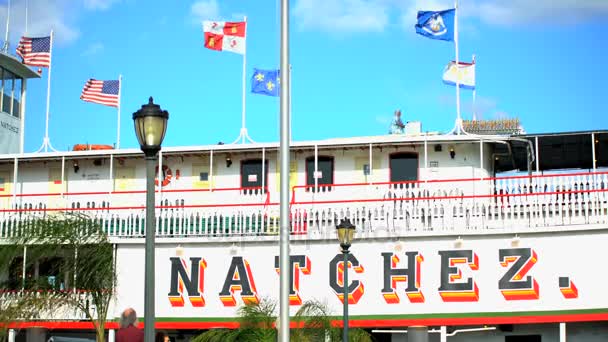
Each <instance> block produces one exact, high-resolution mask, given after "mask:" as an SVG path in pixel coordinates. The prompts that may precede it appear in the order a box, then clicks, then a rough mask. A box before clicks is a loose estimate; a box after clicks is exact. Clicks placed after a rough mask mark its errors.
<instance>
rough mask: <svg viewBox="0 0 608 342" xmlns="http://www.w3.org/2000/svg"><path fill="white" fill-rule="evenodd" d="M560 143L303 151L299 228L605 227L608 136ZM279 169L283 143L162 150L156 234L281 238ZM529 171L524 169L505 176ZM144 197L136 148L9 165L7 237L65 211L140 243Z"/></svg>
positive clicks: (370, 144)
mask: <svg viewBox="0 0 608 342" xmlns="http://www.w3.org/2000/svg"><path fill="white" fill-rule="evenodd" d="M583 135H584V137H583V138H581V136H583ZM556 137H557V136H556V135H552V136H534V137H523V138H522V137H508V136H474V135H421V136H394V135H393V136H381V137H368V138H349V139H332V140H324V141H316V142H296V143H293V144H292V149H291V159H292V161H291V164H290V170H289V173H290V177H289V178H290V189H291V197H290V198H291V200H290V212H291V220H292V232H293V234H294V235H296V236H297V237H296V238H301V239H325V238H329V237H332V236H333V234H334V227H335V225H336V223H337V222H338V221H339V219H341V218H342V217H345V216H346V217H349V218H351V220H352V221H353V222H354V223H355V225H356V226H357V228H358V230H359V234H360V236H361V237H365V236H369V237H383V236H414V235H466V234H492V233H505V232H509V233H518V232H521V233H523V232H537V231H553V230H562V229H568V230H570V229H593V228H602V227H604V228H605V227H606V224H607V223H608V222H607V221H608V219H607V217H608V215H607V210H608V194H607V193H606V192H607V191H608V190H607V185H608V172H606V171H605V170H602V169H601V167H603V166H608V161H607V160H606V159H607V157H606V156H605V154H600V153H598V152H601V151H602V149H604V148H606V147H605V146H604V145H606V142H608V139H606V138H607V137H608V134H607V133H606V132H595V133H590V132H589V133H579V134H572V135H563V136H561V138H560V139H562V140H563V141H564V143H563V144H562V148H554V147H553V146H554V145H555V141H556ZM564 137H567V138H564ZM585 138H586V139H587V140H588V141H587V143H588V144H589V145H591V146H590V147H591V148H590V151H588V152H582V151H579V152H577V153H576V154H572V159H571V160H570V161H568V160H562V161H561V163H562V164H564V163H571V164H572V162H575V163H577V162H578V164H579V165H580V167H579V169H575V170H571V171H569V172H567V173H564V172H557V171H551V170H550V169H551V168H554V167H555V166H556V165H560V158H559V153H562V154H568V153H571V152H570V150H571V149H572V147H571V146H570V147H568V146H569V145H568V144H571V142H572V141H579V140H580V141H581V142H582V143H581V144H583V143H584V141H585V140H584V139H585ZM577 139H578V140H577ZM543 144H545V145H546V146H551V150H550V149H549V147H544V145H543ZM579 148H580V149H584V146H583V147H580V146H579ZM522 151H523V152H522ZM522 153H523V156H524V157H523V158H522ZM556 155H557V156H558V157H557V158H556ZM585 157H588V159H590V160H589V161H588V162H587V161H585ZM561 159H563V158H561ZM262 160H264V161H265V162H262ZM581 160H582V162H581ZM277 161H278V146H277V144H250V145H213V146H201V147H186V148H167V149H164V150H163V151H162V153H161V158H160V159H159V165H158V167H157V170H162V173H161V176H160V180H159V179H157V183H158V184H157V187H156V189H157V190H156V192H157V194H156V217H157V228H156V229H157V236H158V237H162V238H168V239H176V238H189V239H192V238H198V239H197V240H201V241H205V240H207V239H211V240H215V239H238V240H249V239H255V240H258V239H264V238H266V239H274V238H276V235H277V234H278V230H279V229H278V222H279V217H278V212H279V208H278V199H279V172H280V169H279V167H278V166H279V164H278V162H277ZM522 163H523V164H522ZM522 165H523V166H522ZM589 166H591V167H589ZM524 167H525V168H528V169H529V172H528V173H527V174H524V175H521V174H518V175H512V176H504V175H501V174H500V172H501V171H504V170H506V169H515V168H520V169H521V168H524ZM585 168H586V169H585ZM497 175H498V177H497ZM144 203H145V169H144V159H143V156H142V154H141V153H140V152H139V151H138V150H133V149H131V150H109V151H81V152H64V153H37V154H24V155H11V156H5V157H0V238H1V237H6V236H9V235H10V234H12V233H13V232H14V231H15V230H16V229H18V228H19V226H20V225H21V224H23V223H24V222H27V221H28V220H29V219H31V218H32V217H44V216H45V215H52V214H55V213H62V212H78V213H83V214H85V215H88V216H89V217H91V218H93V219H95V220H96V221H98V222H99V223H101V224H102V225H103V227H104V229H105V230H106V231H107V232H108V234H109V235H110V236H111V237H113V238H118V239H123V238H137V237H143V236H144V233H145V230H144V227H145V222H144V216H145V215H144V210H145V207H144Z"/></svg>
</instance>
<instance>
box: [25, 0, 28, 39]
mask: <svg viewBox="0 0 608 342" xmlns="http://www.w3.org/2000/svg"><path fill="white" fill-rule="evenodd" d="M27 7H28V6H27V0H25V34H27Z"/></svg>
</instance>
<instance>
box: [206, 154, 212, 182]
mask: <svg viewBox="0 0 608 342" xmlns="http://www.w3.org/2000/svg"><path fill="white" fill-rule="evenodd" d="M209 154H210V156H209V177H207V179H208V180H209V191H211V190H213V150H211V151H210V152H209Z"/></svg>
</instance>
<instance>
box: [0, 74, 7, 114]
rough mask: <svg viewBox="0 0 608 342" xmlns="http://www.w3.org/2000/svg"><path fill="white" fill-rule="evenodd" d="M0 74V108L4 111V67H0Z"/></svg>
mask: <svg viewBox="0 0 608 342" xmlns="http://www.w3.org/2000/svg"><path fill="white" fill-rule="evenodd" d="M0 75H1V77H2V89H0V110H1V111H4V84H5V83H6V82H5V81H4V68H2V69H0Z"/></svg>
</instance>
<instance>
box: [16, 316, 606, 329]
mask: <svg viewBox="0 0 608 342" xmlns="http://www.w3.org/2000/svg"><path fill="white" fill-rule="evenodd" d="M607 320H608V313H594V314H562V315H560V314H558V315H546V316H512V317H502V316H500V317H492V316H480V317H454V318H420V319H415V318H413V319H352V320H350V321H349V325H350V326H353V327H406V326H413V325H426V326H439V325H451V326H457V325H476V324H488V325H490V324H534V323H558V322H591V321H607ZM332 324H333V325H334V326H339V327H340V326H342V320H334V321H332ZM143 326H144V324H143V323H140V324H139V328H143ZM291 326H292V327H294V328H295V327H297V326H296V323H295V322H291ZM34 327H42V328H47V329H74V330H91V329H93V324H92V323H91V322H69V321H54V322H51V321H46V322H23V323H11V324H9V328H18V329H23V328H34ZM155 327H156V328H157V329H211V328H236V327H238V323H237V322H225V321H224V322H156V324H155ZM117 328H118V323H116V322H108V323H106V329H117Z"/></svg>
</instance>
